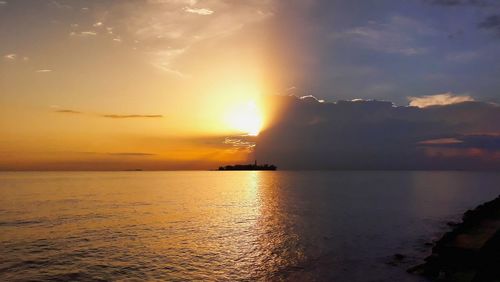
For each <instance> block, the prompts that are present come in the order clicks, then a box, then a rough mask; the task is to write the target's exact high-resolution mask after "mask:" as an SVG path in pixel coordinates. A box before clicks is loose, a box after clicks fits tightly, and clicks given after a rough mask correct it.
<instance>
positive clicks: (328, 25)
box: [0, 0, 500, 170]
mask: <svg viewBox="0 0 500 282" xmlns="http://www.w3.org/2000/svg"><path fill="white" fill-rule="evenodd" d="M0 38H1V42H2V44H0V56H1V57H0V136H1V137H0V169H2V170H12V169H14V170H15V169H20V170H25V169H36V170H38V169H39V170H51V169H67V170H71V169H84V170H91V169H97V170H102V169H112V170H115V169H134V168H143V169H207V168H212V167H216V166H218V165H222V164H226V163H236V162H246V161H248V160H253V158H254V152H253V150H254V147H253V145H254V144H255V142H257V146H258V144H259V139H258V138H259V136H254V135H257V134H258V133H260V132H266V130H267V129H268V132H267V135H266V134H263V137H262V138H264V139H263V140H264V141H263V144H265V146H264V147H265V148H268V150H270V151H266V154H271V153H272V151H273V150H274V149H273V148H276V146H277V145H276V144H283V142H285V143H286V142H287V140H286V138H285V137H283V136H285V135H280V136H282V137H280V138H274V137H273V138H271V137H269V136H278V135H279V134H277V132H278V131H274V132H273V131H272V128H281V129H280V130H282V131H279V132H284V131H283V130H284V129H283V127H280V126H283V125H285V124H287V125H289V124H290V120H284V119H285V118H286V117H290V116H294V117H295V115H299V113H300V112H290V111H292V110H291V108H290V107H289V106H290V105H291V104H288V103H286V105H287V107H286V108H283V105H284V104H283V103H280V107H275V104H273V103H269V96H274V95H281V96H288V95H295V96H297V97H301V96H307V95H313V96H314V97H316V98H317V99H315V100H314V103H320V104H321V103H322V102H319V101H317V100H325V101H326V102H333V101H339V100H353V99H363V100H371V99H376V100H384V101H391V102H393V103H394V104H393V106H403V107H404V106H407V105H409V104H410V105H412V106H415V107H416V108H415V109H427V108H429V107H431V108H432V107H435V106H436V105H441V106H443V107H448V106H449V105H453V104H459V103H466V104H467V103H469V104H471V103H472V104H474V105H477V104H479V103H480V104H481V105H482V106H484V107H487V109H488V110H487V111H488V113H491V115H488V116H484V117H482V118H481V119H478V120H476V122H477V124H476V125H477V126H474V127H471V126H469V127H467V129H466V130H465V129H464V130H462V129H463V128H464V127H461V128H460V129H457V128H453V130H452V128H451V127H440V128H442V130H444V131H441V133H442V134H441V133H439V134H438V133H437V132H435V131H433V132H427V131H426V132H425V134H424V133H421V132H420V131H418V132H419V134H423V135H422V136H421V138H416V139H415V138H407V139H405V140H411V142H413V143H412V144H416V143H415V142H417V143H418V142H428V141H429V140H442V139H444V140H445V141H446V140H447V141H449V142H448V143H450V144H456V142H461V143H462V144H464V143H467V142H468V141H467V140H469V139H467V138H470V136H472V135H474V136H477V135H478V134H480V135H481V136H488V138H493V139H494V140H490V139H488V140H489V141H488V142H490V143H488V144H496V145H495V146H497V147H495V146H493V147H491V146H490V147H488V148H487V149H488V150H489V151H488V152H485V151H481V154H483V155H481V156H484V154H486V155H487V156H488V158H489V161H490V163H491V162H493V163H494V164H493V165H496V164H497V163H496V162H497V161H499V160H500V154H499V153H498V152H499V150H500V142H499V141H498V140H497V139H500V138H497V137H498V136H500V128H498V126H495V125H494V124H487V123H488V122H487V121H489V120H492V119H495V118H497V117H499V115H498V112H499V109H498V104H497V103H499V102H500V92H499V90H500V79H499V77H500V64H498V63H496V61H497V60H498V58H500V3H499V2H498V1H495V0H491V1H488V0H409V1H397V0H391V1H389V0H380V1H350V0H322V1H321V0H316V1H315V0H291V1H278V0H259V1H257V0H248V1H229V0H225V1H224V0H206V1H203V0H148V1H146V0H145V1H132V0H130V1H129V0H120V1H118V0H117V1H77V0H73V1H70V0H67V1H64V0H47V1H42V0H33V1H28V0H2V1H0ZM495 60H496V61H495ZM300 101H302V102H305V100H300ZM356 101H359V100H356ZM326 104H328V103H326ZM295 109H300V110H302V109H304V108H302V107H299V106H298V107H295ZM481 109H482V108H481ZM319 111H321V110H319ZM467 111H468V110H467ZM471 111H472V112H466V113H476V112H475V111H477V109H472V110H471ZM421 112H422V114H418V115H419V117H418V120H419V121H420V120H424V119H425V120H427V121H428V120H429V119H430V118H429V119H426V118H425V117H428V116H431V115H430V114H429V115H427V113H430V112H426V111H425V110H421ZM479 112H480V111H479ZM483 112H484V111H483ZM287 113H288V114H287ZM308 113H310V112H308ZM314 113H317V112H316V111H315V112H314ZM464 113H465V112H464ZM394 115H395V116H397V118H400V119H405V120H412V122H413V121H414V118H415V117H414V116H413V115H411V118H410V117H409V116H407V115H406V114H405V115H404V117H401V116H400V114H399V113H397V114H394ZM327 116H328V117H329V115H325V116H322V115H319V116H316V114H315V116H314V118H315V119H313V118H312V116H309V117H311V120H315V122H317V121H320V120H321V118H323V119H325V120H326V119H327ZM420 116H422V117H420ZM443 116H447V115H441V114H435V113H434V112H433V113H432V117H433V120H434V119H435V120H437V121H442V119H443ZM391 117H392V114H391ZM452 117H453V115H452ZM335 118H339V117H337V116H336V117H335ZM440 119H441V120H440ZM457 119H459V117H458V116H457ZM278 120H281V121H283V122H281V123H280V126H277V127H273V125H274V124H277V123H278ZM330 121H331V120H330ZM335 124H337V125H338V120H336V123H335ZM290 128H295V129H297V130H299V129H298V127H296V126H295V127H294V126H290V127H288V129H290ZM328 128H331V127H328ZM391 128H392V127H391ZM397 128H398V127H397ZM397 128H396V129H395V130H398V129H397ZM405 128H407V127H405ZM445 129H446V130H445ZM361 130H362V129H361ZM298 132H300V131H295V132H294V134H293V136H300V135H301V134H300V133H298ZM304 132H311V131H310V128H309V129H308V130H306V131H304ZM328 132H330V133H332V134H335V133H336V131H334V130H333V131H328ZM412 134H417V133H415V132H414V133H412ZM242 135H251V136H242ZM266 136H267V137H268V138H267V139H265V137H266ZM329 136H330V137H331V136H333V135H329ZM464 136H465V137H464ZM495 136H496V137H495ZM330 137H328V138H326V139H324V140H332V139H331V138H330ZM329 138H330V139H329ZM398 138H399V137H398ZM460 138H463V140H462V139H460ZM495 138H497V139H495ZM270 140H273V142H275V143H273V144H270V143H269V142H271V141H270ZM294 140H295V139H294ZM335 140H336V139H335ZM395 140H396V139H395ZM398 140H399V139H398ZM457 140H458V141H457ZM474 140H476V139H474ZM445 141H438V142H444V143H446V142H445ZM266 142H267V143H266ZM276 142H278V143H276ZM408 142H410V141H408ZM433 142H434V141H433ZM491 142H493V143H491ZM495 142H496V143H495ZM300 144H304V143H300ZM325 144H326V143H325ZM329 144H331V143H329ZM342 144H343V143H339V146H341V145H342ZM418 144H419V146H421V145H422V144H424V145H426V144H427V145H428V144H429V143H418ZM431 144H433V145H435V144H434V143H432V142H431ZM481 144H483V143H481ZM297 146H299V144H297ZM328 146H330V145H328ZM478 146H479V147H480V148H476V147H477V146H476V147H473V148H475V149H479V150H484V149H485V148H483V147H481V146H482V145H478ZM278 147H279V146H278ZM468 149H470V148H468ZM401 150H403V149H401ZM405 150H406V149H405ZM454 150H458V149H457V148H455V149H454ZM398 152H399V151H398ZM426 152H427V153H428V151H426ZM467 152H469V151H467ZM475 152H476V153H475V155H474V154H472V155H473V156H477V155H478V154H479V153H477V151H475ZM285 153H286V154H290V153H293V152H292V151H290V152H285ZM285 153H283V154H285ZM391 153H394V154H396V153H397V152H396V151H394V152H391ZM469 153H470V152H469ZM469 153H468V154H469ZM445 155H446V153H445V154H444V155H443V154H441V155H440V156H441V157H443V156H445ZM469 155H470V154H469ZM261 156H262V157H264V158H266V155H265V154H263V155H262V154H261ZM270 159H271V160H278V161H279V160H280V158H279V157H276V158H273V157H270ZM278 165H279V164H278ZM330 165H331V164H330Z"/></svg>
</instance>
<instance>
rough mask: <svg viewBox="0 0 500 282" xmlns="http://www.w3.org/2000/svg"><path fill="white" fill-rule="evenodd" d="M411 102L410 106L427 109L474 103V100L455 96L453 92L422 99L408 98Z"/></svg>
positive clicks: (466, 96) (468, 97) (465, 96)
mask: <svg viewBox="0 0 500 282" xmlns="http://www.w3.org/2000/svg"><path fill="white" fill-rule="evenodd" d="M408 100H410V106H413V107H419V108H425V107H430V106H444V105H452V104H458V103H464V102H472V101H474V98H472V97H471V96H469V95H454V94H453V93H451V92H448V93H443V94H436V95H426V96H422V97H408Z"/></svg>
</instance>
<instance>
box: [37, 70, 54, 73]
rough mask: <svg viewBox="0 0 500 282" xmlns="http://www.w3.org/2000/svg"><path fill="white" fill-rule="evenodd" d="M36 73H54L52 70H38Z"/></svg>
mask: <svg viewBox="0 0 500 282" xmlns="http://www.w3.org/2000/svg"><path fill="white" fill-rule="evenodd" d="M35 72H39V73H47V72H52V70H49V69H40V70H36V71H35Z"/></svg>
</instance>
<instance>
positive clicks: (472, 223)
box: [408, 197, 500, 282]
mask: <svg viewBox="0 0 500 282" xmlns="http://www.w3.org/2000/svg"><path fill="white" fill-rule="evenodd" d="M408 272H411V273H415V274H421V275H424V276H427V277H430V278H434V279H438V280H445V281H474V282H478V281H500V197H498V198H496V199H495V200H493V201H490V202H487V203H485V204H482V205H480V206H478V207H477V208H476V209H474V210H468V211H467V212H465V214H464V215H463V217H462V222H461V223H459V224H457V225H454V228H453V230H451V231H450V232H447V233H445V234H444V235H443V237H442V238H441V239H440V240H438V241H437V242H436V244H435V246H434V247H433V248H432V254H431V255H430V256H429V257H427V258H426V259H425V263H423V264H421V265H417V266H414V267H412V268H410V269H408Z"/></svg>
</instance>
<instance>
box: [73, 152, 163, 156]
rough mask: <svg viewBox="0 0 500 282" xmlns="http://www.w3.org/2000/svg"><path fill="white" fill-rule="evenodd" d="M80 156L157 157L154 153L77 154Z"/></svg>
mask: <svg viewBox="0 0 500 282" xmlns="http://www.w3.org/2000/svg"><path fill="white" fill-rule="evenodd" d="M77 153H79V154H90V155H107V156H125V157H148V156H156V155H157V154H153V153H144V152H116V153H115V152H77Z"/></svg>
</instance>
